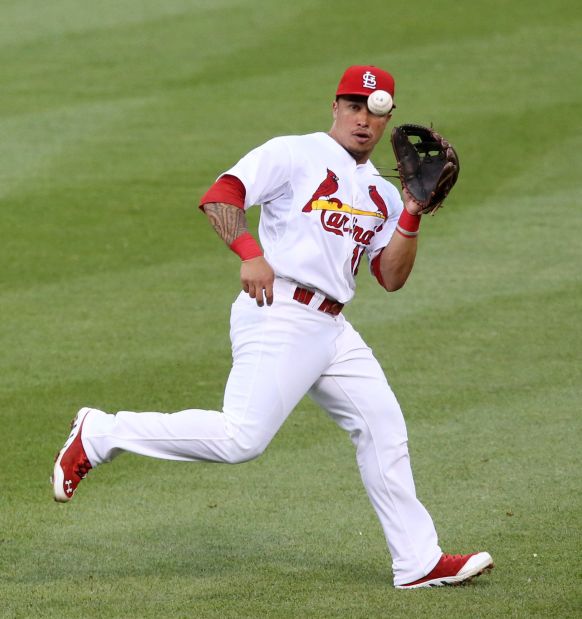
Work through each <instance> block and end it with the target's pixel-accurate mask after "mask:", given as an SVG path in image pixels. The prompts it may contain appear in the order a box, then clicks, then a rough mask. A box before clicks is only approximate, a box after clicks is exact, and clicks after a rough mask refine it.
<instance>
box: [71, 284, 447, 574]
mask: <svg viewBox="0 0 582 619" xmlns="http://www.w3.org/2000/svg"><path fill="white" fill-rule="evenodd" d="M295 288H296V284H294V283H292V282H289V281H287V280H283V279H280V278H277V279H276V280H275V288H274V297H275V301H274V303H273V305H272V306H270V307H268V306H265V307H257V305H256V302H255V301H254V300H253V299H251V298H249V296H248V295H247V294H246V293H244V292H241V294H240V295H239V297H238V299H237V300H236V302H235V303H234V304H233V307H232V314H231V333H230V335H231V341H232V351H233V367H232V370H231V373H230V376H229V379H228V382H227V385H226V390H225V395H224V408H223V411H222V412H219V411H208V410H199V409H190V410H184V411H181V412H177V413H171V414H165V413H134V412H128V411H122V412H119V413H117V414H115V415H108V414H106V413H104V412H102V411H97V409H93V410H94V411H95V412H94V413H92V414H89V415H88V416H87V418H86V420H85V424H84V427H83V434H82V440H83V445H84V447H85V451H86V453H87V456H88V458H89V460H90V462H91V463H92V464H93V466H96V465H98V464H101V463H104V462H108V461H110V460H111V459H112V458H114V457H115V456H116V455H117V454H119V453H121V452H122V451H128V452H132V453H135V454H141V455H144V456H151V457H154V458H162V459H166V460H186V461H210V462H226V463H237V462H244V461H247V460H251V459H253V458H256V457H257V456H259V455H260V454H261V453H262V452H263V451H264V450H265V449H266V447H267V445H268V444H269V443H270V441H271V440H272V439H273V437H274V436H275V434H276V433H277V431H278V430H279V428H280V427H281V425H282V424H283V422H284V421H285V419H287V417H288V416H289V414H290V413H291V411H292V410H293V408H294V407H295V406H296V405H297V404H298V403H299V401H300V400H301V398H302V397H303V396H304V395H305V394H306V393H309V395H310V396H311V397H312V398H313V399H314V400H315V401H316V402H318V403H319V404H320V405H321V407H322V408H324V409H325V410H326V411H327V412H328V413H329V415H330V416H331V417H332V419H334V420H335V421H336V422H337V423H338V424H339V426H340V427H341V428H343V429H344V430H347V431H348V432H349V434H350V437H351V440H352V442H353V444H354V445H355V447H356V459H357V462H358V466H359V469H360V474H361V477H362V480H363V483H364V486H365V488H366V491H367V493H368V496H369V498H370V501H371V502H372V505H373V507H374V509H375V510H376V513H377V515H378V518H379V519H380V523H381V525H382V528H383V530H384V534H385V537H386V540H387V543H388V547H389V550H390V553H391V555H392V568H393V572H394V584H397V585H398V584H405V583H408V582H411V581H414V580H416V579H417V578H420V577H422V576H424V575H425V574H426V573H428V572H429V571H430V570H431V569H432V568H433V567H434V565H435V564H436V563H437V561H438V560H439V558H440V556H441V550H440V548H439V546H438V541H437V535H436V531H435V528H434V524H433V522H432V519H431V517H430V515H429V514H428V512H427V511H426V509H425V508H424V506H423V505H422V504H421V503H420V501H419V500H418V499H417V498H416V492H415V487H414V481H413V478H412V471H411V468H410V461H409V455H408V446H407V433H406V426H405V423H404V418H403V416H402V412H401V410H400V406H399V404H398V402H397V400H396V398H395V396H394V394H393V393H392V390H391V388H390V386H389V385H388V382H387V381H386V378H385V376H384V373H383V372H382V369H381V368H380V365H379V364H378V362H377V361H376V359H375V358H374V356H373V354H372V351H371V350H370V348H368V346H366V344H365V343H364V341H363V340H362V338H361V337H360V335H359V334H358V333H357V332H356V331H355V330H354V329H353V327H352V326H351V325H350V324H349V322H348V321H347V320H346V319H345V318H344V317H343V316H342V315H341V314H340V315H338V316H331V315H329V314H326V313H323V312H321V311H318V310H317V309H316V308H317V307H318V305H319V304H320V303H321V301H322V299H323V295H321V294H319V293H316V294H315V295H314V297H313V299H312V301H311V303H310V304H309V305H302V304H300V303H298V302H297V301H295V300H293V292H294V290H295Z"/></svg>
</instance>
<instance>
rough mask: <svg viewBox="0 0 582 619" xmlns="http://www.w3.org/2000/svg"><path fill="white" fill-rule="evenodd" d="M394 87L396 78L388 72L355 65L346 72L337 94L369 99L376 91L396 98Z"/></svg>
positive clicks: (368, 66) (369, 66) (370, 66)
mask: <svg viewBox="0 0 582 619" xmlns="http://www.w3.org/2000/svg"><path fill="white" fill-rule="evenodd" d="M394 86H395V85H394V78H393V77H392V76H391V75H390V73H388V71H382V69H378V67H374V66H372V65H354V66H352V67H348V68H347V69H346V70H345V73H344V74H343V75H342V78H341V80H340V82H339V84H338V87H337V92H336V93H335V94H336V96H337V97H339V96H340V95H361V96H364V97H367V96H368V95H371V94H372V93H373V92H374V91H375V90H385V91H386V92H389V93H390V95H391V96H392V97H394V90H395V88H394Z"/></svg>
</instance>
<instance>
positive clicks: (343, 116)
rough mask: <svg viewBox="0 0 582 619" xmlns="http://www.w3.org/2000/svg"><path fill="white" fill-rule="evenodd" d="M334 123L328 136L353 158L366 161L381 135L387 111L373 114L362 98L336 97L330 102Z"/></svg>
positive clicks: (388, 118) (387, 116) (386, 121)
mask: <svg viewBox="0 0 582 619" xmlns="http://www.w3.org/2000/svg"><path fill="white" fill-rule="evenodd" d="M332 109H333V125H332V127H331V129H330V132H329V135H331V137H332V138H333V139H334V140H335V141H336V142H338V143H339V144H341V146H343V147H344V148H345V149H346V150H347V151H348V152H349V153H350V154H351V155H352V157H353V158H354V159H355V160H356V162H357V163H365V162H366V161H367V160H368V159H369V158H370V155H371V154H372V151H373V150H374V147H375V146H376V144H377V143H378V142H379V141H380V138H381V137H382V136H383V135H384V129H386V125H387V124H388V121H389V120H390V114H388V115H386V116H376V115H375V114H372V112H370V110H369V109H368V106H367V105H366V98H365V97H339V98H338V100H337V101H334V102H333V108H332Z"/></svg>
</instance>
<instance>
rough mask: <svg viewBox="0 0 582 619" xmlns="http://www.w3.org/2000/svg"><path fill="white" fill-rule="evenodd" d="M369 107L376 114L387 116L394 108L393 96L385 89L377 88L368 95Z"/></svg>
mask: <svg viewBox="0 0 582 619" xmlns="http://www.w3.org/2000/svg"><path fill="white" fill-rule="evenodd" d="M368 109H369V110H370V112H372V114H376V116H385V115H386V114H388V112H389V111H390V110H391V109H392V97H391V96H390V93H389V92H386V91H385V90H375V91H374V92H373V93H372V94H371V95H370V96H369V97H368Z"/></svg>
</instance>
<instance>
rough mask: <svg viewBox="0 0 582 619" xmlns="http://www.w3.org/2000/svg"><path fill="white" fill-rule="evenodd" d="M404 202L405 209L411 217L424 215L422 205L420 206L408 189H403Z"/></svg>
mask: <svg viewBox="0 0 582 619" xmlns="http://www.w3.org/2000/svg"><path fill="white" fill-rule="evenodd" d="M402 201H403V202H404V208H405V209H406V210H407V211H408V212H409V213H410V214H411V215H421V214H422V204H419V203H418V202H417V201H416V200H415V199H414V198H413V197H412V194H411V193H410V192H409V191H408V189H406V187H403V188H402Z"/></svg>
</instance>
